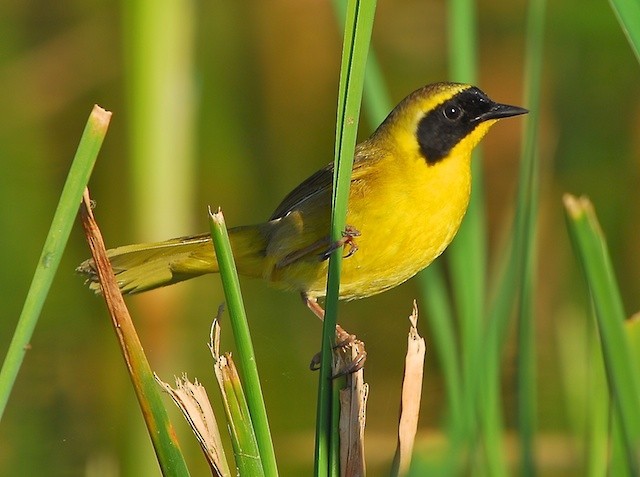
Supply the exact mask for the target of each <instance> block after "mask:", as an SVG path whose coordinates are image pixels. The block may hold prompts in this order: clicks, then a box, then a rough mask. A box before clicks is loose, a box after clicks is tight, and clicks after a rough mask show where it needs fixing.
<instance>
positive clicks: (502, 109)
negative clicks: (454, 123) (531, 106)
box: [475, 103, 529, 122]
mask: <svg viewBox="0 0 640 477" xmlns="http://www.w3.org/2000/svg"><path fill="white" fill-rule="evenodd" d="M528 112H529V110H527V109H524V108H521V107H519V106H510V105H508V104H500V103H494V104H493V106H492V107H491V109H489V111H487V112H486V113H482V114H481V115H480V116H478V117H477V118H475V120H476V121H480V122H482V121H487V120H489V119H500V118H509V117H511V116H518V115H520V114H527V113H528Z"/></svg>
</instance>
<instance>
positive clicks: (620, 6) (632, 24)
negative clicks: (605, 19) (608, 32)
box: [609, 0, 640, 62]
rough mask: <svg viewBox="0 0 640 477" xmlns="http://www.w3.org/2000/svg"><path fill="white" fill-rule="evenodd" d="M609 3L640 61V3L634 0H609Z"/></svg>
mask: <svg viewBox="0 0 640 477" xmlns="http://www.w3.org/2000/svg"><path fill="white" fill-rule="evenodd" d="M609 4H610V5H611V8H612V9H613V11H614V13H615V14H616V17H617V18H618V22H620V27H621V28H622V31H623V32H624V34H625V35H626V36H627V40H629V44H630V45H631V49H632V50H633V52H634V53H635V55H636V59H637V60H638V62H640V3H638V2H637V1H636V0H609Z"/></svg>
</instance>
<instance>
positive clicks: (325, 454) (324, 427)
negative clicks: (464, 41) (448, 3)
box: [315, 0, 376, 476]
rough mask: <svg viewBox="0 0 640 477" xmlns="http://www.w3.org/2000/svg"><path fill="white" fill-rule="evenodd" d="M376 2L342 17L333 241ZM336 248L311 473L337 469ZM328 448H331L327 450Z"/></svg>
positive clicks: (351, 5)
mask: <svg viewBox="0 0 640 477" xmlns="http://www.w3.org/2000/svg"><path fill="white" fill-rule="evenodd" d="M375 7H376V2H374V1H373V2H363V1H360V0H350V1H349V2H348V4H347V11H346V12H347V13H346V17H345V18H346V21H345V33H344V43H343V51H342V64H341V69H340V86H339V91H338V113H337V122H336V147H335V169H334V176H333V185H334V188H333V196H332V215H331V236H332V238H333V240H336V241H337V240H339V239H340V238H341V235H342V232H343V231H344V229H345V223H346V210H347V201H348V197H349V187H350V181H351V168H352V166H353V154H354V150H355V145H356V133H357V130H358V122H359V116H360V104H361V100H362V88H363V83H364V72H365V66H366V60H367V53H368V51H369V43H370V39H371V30H372V28H373V17H374V13H375ZM341 253H342V251H341V249H339V250H336V251H335V252H334V253H333V254H331V258H330V259H329V275H328V284H327V300H326V315H325V320H324V325H323V329H322V346H321V350H322V351H321V366H320V376H319V386H318V410H317V418H316V451H315V475H317V476H324V475H329V473H335V472H336V471H337V470H338V469H339V462H338V461H337V459H336V457H337V455H336V454H337V452H338V451H337V449H338V444H337V442H335V440H336V438H335V435H333V442H332V437H331V436H332V434H333V429H335V426H334V424H335V423H336V422H337V412H338V407H336V406H335V404H337V399H336V398H337V393H336V392H335V390H334V389H333V383H332V381H331V379H330V378H331V355H332V347H333V344H334V341H335V326H336V321H337V314H338V296H339V287H340V271H341V260H342V256H341ZM332 449H333V450H332Z"/></svg>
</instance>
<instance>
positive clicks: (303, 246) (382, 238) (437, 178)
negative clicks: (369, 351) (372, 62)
mask: <svg viewBox="0 0 640 477" xmlns="http://www.w3.org/2000/svg"><path fill="white" fill-rule="evenodd" d="M526 112H527V110H526V109H523V108H520V107H517V106H509V105H506V104H500V103H496V102H494V101H492V100H491V99H489V97H488V96H487V95H486V94H485V93H483V92H482V91H481V90H480V89H478V88H477V87H474V86H471V85H468V84H459V83H436V84H432V85H428V86H425V87H423V88H421V89H418V90H417V91H415V92H413V93H411V94H410V95H409V96H407V97H406V98H405V99H404V100H402V102H400V104H398V105H397V106H396V107H395V108H394V109H393V111H391V113H390V114H389V116H388V117H387V118H386V119H385V120H384V122H383V123H382V124H381V125H380V126H379V127H378V129H377V130H376V131H375V132H374V133H373V134H372V135H371V137H369V139H367V140H366V141H364V142H362V143H360V144H358V146H357V147H356V150H355V161H354V165H353V175H352V179H351V190H350V193H349V205H348V211H347V224H348V227H347V230H346V231H345V236H344V239H343V240H341V241H340V242H339V243H332V242H331V240H330V237H329V230H330V211H331V188H332V180H333V165H332V164H330V165H328V166H327V167H325V168H324V169H321V170H319V171H318V172H316V173H315V174H313V175H312V176H311V177H309V178H308V179H306V180H305V181H304V182H302V183H301V184H300V185H299V186H298V187H296V188H295V189H294V190H293V191H292V192H291V193H289V195H287V196H286V197H285V198H284V200H283V201H282V203H281V204H280V205H279V206H278V207H277V208H276V210H275V211H274V212H273V214H272V215H271V217H269V219H268V220H267V221H266V222H263V223H259V224H256V225H248V226H241V227H234V228H231V229H229V236H230V240H231V247H232V250H233V254H234V257H235V260H236V265H237V268H238V272H239V273H240V274H242V275H245V276H248V277H255V278H262V279H264V280H266V281H267V282H269V283H271V284H273V285H275V286H276V287H279V288H283V289H286V290H293V291H297V292H299V293H300V294H301V295H302V297H303V298H304V299H305V301H306V302H307V304H308V306H309V307H310V308H311V309H312V310H313V311H314V312H316V314H319V315H321V314H322V310H321V308H320V307H319V305H317V299H318V298H321V297H323V296H324V295H325V290H326V281H327V265H328V260H327V258H328V256H329V255H330V252H331V251H332V250H335V249H336V247H340V246H343V245H344V246H345V248H346V249H347V251H348V253H347V255H348V258H347V259H346V260H344V261H343V265H342V275H341V281H340V298H341V299H345V300H353V299H358V298H364V297H368V296H371V295H375V294H376V293H380V292H383V291H385V290H388V289H390V288H393V287H395V286H397V285H399V284H401V283H402V282H404V281H406V280H408V279H409V278H411V277H412V276H413V275H415V274H416V273H417V272H419V271H420V270H422V269H424V268H425V267H427V266H428V265H429V264H430V263H431V262H432V261H433V260H434V259H435V258H436V257H438V256H439V255H440V254H441V253H442V252H443V251H444V250H445V248H446V247H447V245H449V243H450V242H451V240H452V239H453V237H454V236H455V234H456V232H457V231H458V228H459V227H460V222H461V221H462V218H463V216H464V214H465V212H466V210H467V205H468V204H469V194H470V191H471V151H472V150H473V148H474V147H475V146H476V145H477V144H478V142H479V141H480V139H482V137H483V136H484V135H485V134H486V132H487V131H488V130H489V128H490V127H491V126H492V125H493V124H494V123H495V122H496V121H497V120H498V119H500V118H506V117H510V116H517V115H520V114H525V113H526ZM109 258H110V260H111V263H112V266H113V268H114V271H115V273H116V277H117V280H118V283H119V285H120V288H121V289H122V291H123V292H124V293H139V292H143V291H145V290H151V289H154V288H158V287H162V286H165V285H170V284H173V283H177V282H181V281H183V280H188V279H190V278H193V277H197V276H199V275H203V274H206V273H215V272H217V271H218V264H217V262H216V257H215V254H214V251H213V246H212V244H211V237H210V236H209V234H202V235H194V236H189V237H182V238H176V239H171V240H167V241H164V242H157V243H148V244H139V245H127V246H124V247H119V248H115V249H113V250H110V251H109ZM78 271H80V272H81V273H83V274H86V275H87V276H88V277H89V281H91V282H92V284H91V286H92V288H94V289H98V285H97V283H96V280H97V278H96V275H95V272H94V270H93V265H92V261H90V260H88V261H85V262H84V263H82V264H81V265H80V267H78Z"/></svg>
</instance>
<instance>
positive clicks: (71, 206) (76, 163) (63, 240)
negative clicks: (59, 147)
mask: <svg viewBox="0 0 640 477" xmlns="http://www.w3.org/2000/svg"><path fill="white" fill-rule="evenodd" d="M110 121H111V113H110V112H109V111H105V110H104V109H102V108H100V107H99V106H94V107H93V111H92V112H91V114H90V116H89V119H88V121H87V124H86V126H85V129H84V132H83V133H82V137H81V138H80V144H78V149H77V151H76V155H75V157H74V159H73V163H72V164H71V168H70V169H69V174H68V175H67V181H66V182H65V185H64V188H63V189H62V194H61V195H60V201H59V202H58V207H57V209H56V212H55V214H54V216H53V220H52V222H51V228H50V229H49V233H48V235H47V238H46V240H45V243H44V247H43V248H42V253H41V255H40V260H39V261H38V265H37V267H36V271H35V273H34V275H33V280H32V282H31V286H30V288H29V291H28V293H27V297H26V298H25V302H24V306H23V308H22V312H21V314H20V318H19V319H18V324H17V326H16V330H15V332H14V334H13V338H12V340H11V344H10V345H9V349H8V351H7V355H6V357H5V360H4V363H3V365H2V370H1V371H0V420H1V419H2V415H3V414H4V410H5V408H6V405H7V401H8V400H9V394H10V393H11V389H12V388H13V385H14V383H15V380H16V377H17V376H18V371H19V370H20V366H21V365H22V361H23V359H24V356H25V354H26V352H27V349H28V347H29V342H30V341H31V336H32V335H33V330H34V329H35V327H36V324H37V322H38V318H39V317H40V312H41V311H42V307H43V305H44V302H45V300H46V298H47V295H48V293H49V289H50V288H51V283H52V282H53V278H54V276H55V274H56V271H57V270H58V266H59V265H60V260H61V259H62V253H63V252H64V249H65V246H66V244H67V240H68V239H69V235H70V234H71V228H72V226H73V223H74V221H75V218H76V215H77V213H78V206H79V204H80V202H81V199H82V193H83V191H84V189H85V187H86V186H87V184H88V182H89V177H90V176H91V171H92V170H93V165H94V164H95V162H96V159H97V157H98V152H99V151H100V147H101V146H102V142H103V140H104V137H105V135H106V134H107V129H108V127H109V122H110Z"/></svg>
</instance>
